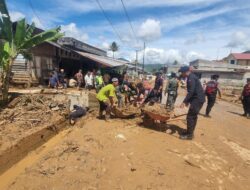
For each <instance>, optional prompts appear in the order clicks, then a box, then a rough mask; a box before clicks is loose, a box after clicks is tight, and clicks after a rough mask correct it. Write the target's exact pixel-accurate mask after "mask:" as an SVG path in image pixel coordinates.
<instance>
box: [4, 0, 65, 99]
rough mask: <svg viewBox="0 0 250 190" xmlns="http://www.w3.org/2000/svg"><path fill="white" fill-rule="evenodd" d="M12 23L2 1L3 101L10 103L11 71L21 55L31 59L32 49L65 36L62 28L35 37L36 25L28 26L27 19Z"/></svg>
mask: <svg viewBox="0 0 250 190" xmlns="http://www.w3.org/2000/svg"><path fill="white" fill-rule="evenodd" d="M13 26H14V24H13V23H12V22H11V19H10V15H9V12H8V9H7V6H6V2H5V0H0V71H1V73H0V75H1V81H0V85H1V83H2V85H1V89H2V100H3V101H4V102H7V101H8V91H9V83H10V76H11V69H12V65H13V63H14V60H15V59H16V57H17V56H18V55H19V54H22V55H23V56H24V57H25V58H31V54H30V49H31V48H32V47H35V46H37V45H39V44H41V43H43V42H46V41H55V40H57V39H59V38H61V37H62V36H63V34H62V33H60V27H57V28H53V29H51V30H47V31H44V32H41V33H39V34H36V35H33V34H34V30H35V24H34V23H32V24H31V25H28V24H27V23H26V20H25V18H24V19H21V20H19V21H17V23H16V27H13Z"/></svg>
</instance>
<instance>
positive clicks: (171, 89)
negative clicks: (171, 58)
mask: <svg viewBox="0 0 250 190" xmlns="http://www.w3.org/2000/svg"><path fill="white" fill-rule="evenodd" d="M178 83H179V81H178V79H177V76H176V74H175V73H171V78H170V79H169V81H168V83H167V86H166V89H165V95H166V94H168V97H167V103H166V108H167V110H168V111H172V110H173V109H174V104H175V101H176V98H177V95H178V87H179V84H178Z"/></svg>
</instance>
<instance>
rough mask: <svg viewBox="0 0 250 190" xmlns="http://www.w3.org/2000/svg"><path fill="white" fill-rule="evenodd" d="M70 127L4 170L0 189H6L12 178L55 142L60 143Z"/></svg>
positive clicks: (35, 160) (51, 147)
mask: <svg viewBox="0 0 250 190" xmlns="http://www.w3.org/2000/svg"><path fill="white" fill-rule="evenodd" d="M70 130H72V129H66V130H63V131H62V132H60V133H59V134H57V135H56V136H54V137H52V138H51V139H50V140H49V141H48V142H46V143H45V144H43V145H42V147H43V148H42V149H41V151H39V152H37V151H36V150H34V151H32V152H30V153H29V154H28V155H27V156H26V157H25V158H24V159H22V160H21V161H19V162H18V163H16V164H15V165H14V166H12V167H11V168H10V169H8V170H7V171H6V172H4V173H3V174H2V175H1V176H0V189H6V188H7V186H8V185H9V184H10V183H11V182H13V181H14V179H15V178H16V177H17V176H18V175H20V174H21V172H23V171H24V170H25V168H27V167H30V166H31V165H32V164H34V163H35V162H37V161H38V160H39V159H41V158H42V156H44V155H45V154H46V153H47V152H49V151H50V150H51V149H53V148H54V147H55V145H56V144H58V143H60V142H61V141H62V139H63V138H64V137H65V136H66V135H67V134H68V133H69V131H70Z"/></svg>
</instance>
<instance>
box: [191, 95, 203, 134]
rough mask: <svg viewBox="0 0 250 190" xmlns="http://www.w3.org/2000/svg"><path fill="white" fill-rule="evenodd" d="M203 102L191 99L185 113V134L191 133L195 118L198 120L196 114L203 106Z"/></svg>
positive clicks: (195, 121)
mask: <svg viewBox="0 0 250 190" xmlns="http://www.w3.org/2000/svg"><path fill="white" fill-rule="evenodd" d="M203 104H204V103H203V102H200V101H199V100H196V99H195V100H193V101H192V102H191V103H190V107H189V110H188V114H187V134H189V135H193V133H194V130H195V127H196V124H197V120H198V114H199V112H200V110H201V108H202V106H203Z"/></svg>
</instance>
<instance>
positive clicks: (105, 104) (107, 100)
mask: <svg viewBox="0 0 250 190" xmlns="http://www.w3.org/2000/svg"><path fill="white" fill-rule="evenodd" d="M118 84H119V82H118V79H117V78H113V79H112V84H108V85H106V86H104V87H103V88H102V89H101V90H100V91H99V92H98V94H97V96H96V98H97V99H98V101H99V104H100V109H99V118H100V119H102V118H103V117H105V120H106V121H107V120H109V119H110V113H111V109H112V107H113V106H114V98H115V96H116V95H115V88H116V87H117V86H118ZM104 111H105V116H104V115H103V112H104Z"/></svg>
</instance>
